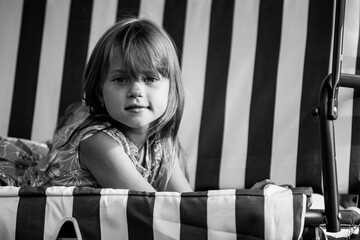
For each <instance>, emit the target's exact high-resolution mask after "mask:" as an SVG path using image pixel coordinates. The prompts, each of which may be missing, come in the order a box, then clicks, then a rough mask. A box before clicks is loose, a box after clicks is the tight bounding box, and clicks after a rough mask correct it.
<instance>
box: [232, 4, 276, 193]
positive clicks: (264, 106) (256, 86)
mask: <svg viewBox="0 0 360 240" xmlns="http://www.w3.org/2000/svg"><path fill="white" fill-rule="evenodd" d="M282 9H283V1H282V0H275V1H264V0H263V1H261V2H260V8H259V23H258V34H257V45H256V53H255V54H256V55H255V67H254V79H253V89H252V95H251V105H250V117H249V135H248V150H247V151H248V153H247V159H246V171H245V187H246V188H248V187H251V186H252V185H253V184H254V183H256V182H258V181H260V180H263V179H264V178H269V177H270V164H271V149H272V136H273V124H274V109H275V94H276V79H277V69H278V61H279V52H280V40H281V23H282V14H283V12H282ZM243 80H244V79H243ZM239 111H241V103H240V104H239Z"/></svg>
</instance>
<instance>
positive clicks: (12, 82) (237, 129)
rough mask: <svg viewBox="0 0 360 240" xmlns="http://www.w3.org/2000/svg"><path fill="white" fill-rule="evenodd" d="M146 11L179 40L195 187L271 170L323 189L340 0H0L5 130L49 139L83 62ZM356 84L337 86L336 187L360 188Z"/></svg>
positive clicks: (237, 181)
mask: <svg viewBox="0 0 360 240" xmlns="http://www.w3.org/2000/svg"><path fill="white" fill-rule="evenodd" d="M129 14H130V15H139V16H143V17H147V18H151V19H153V20H154V21H156V22H157V23H158V24H160V25H162V26H163V27H164V28H165V29H166V30H167V31H168V32H169V33H170V35H171V36H172V37H173V39H174V41H175V43H176V45H177V46H178V49H179V56H180V59H181V66H182V76H183V82H184V84H185V88H186V106H185V110H184V116H183V121H182V125H181V128H180V133H179V134H180V138H181V141H182V144H183V146H184V148H185V150H186V152H187V154H188V158H189V171H190V181H191V184H192V185H193V186H194V187H195V188H196V189H197V190H209V189H225V188H236V189H241V188H244V187H250V186H252V185H253V184H254V183H255V182H257V181H260V180H262V179H265V178H270V179H272V180H273V181H275V182H278V183H287V184H292V185H294V186H312V187H313V189H314V191H315V192H318V193H321V192H322V187H321V160H320V144H319V136H318V135H319V126H318V124H319V123H318V119H317V118H314V117H312V116H311V114H310V111H311V108H313V107H315V106H317V99H318V91H319V88H320V84H321V82H322V80H323V79H324V78H325V76H326V75H327V74H328V72H329V69H331V63H330V59H331V57H330V56H331V43H332V41H331V37H332V19H333V3H332V1H319V0H272V1H267V0H212V1H211V0H151V1H148V0H142V1H140V0H1V1H0V112H1V114H0V135H3V136H10V137H20V138H27V139H32V140H36V141H44V140H48V139H50V138H51V136H52V133H53V130H54V127H55V125H56V122H57V119H58V117H59V116H61V115H62V113H63V112H64V109H65V108H66V107H67V105H68V104H70V103H72V102H74V101H80V83H81V75H82V71H83V69H84V64H85V62H86V59H87V57H88V54H89V52H90V51H91V49H92V48H93V46H94V44H95V42H96V39H97V38H98V37H99V35H100V34H101V33H102V32H103V31H104V29H105V28H106V27H107V26H109V25H111V24H112V23H114V22H115V21H117V20H118V19H120V18H121V17H123V16H124V15H129ZM359 19H360V2H359V1H358V0H347V4H346V17H345V37H344V57H343V69H342V71H343V72H346V73H359V71H360V62H359V61H358V59H360V58H359V57H358V56H359V47H358V42H359V26H360V23H359ZM359 94H360V93H359V92H358V91H354V90H349V89H340V93H339V95H340V104H339V108H340V109H339V111H340V112H339V119H338V120H337V121H336V144H337V145H336V148H337V149H336V150H337V166H338V172H339V174H338V176H339V189H340V192H341V193H359V191H360V190H359V189H360V147H359V146H360V134H356V133H357V132H358V130H359V128H360V122H359V116H360V102H359Z"/></svg>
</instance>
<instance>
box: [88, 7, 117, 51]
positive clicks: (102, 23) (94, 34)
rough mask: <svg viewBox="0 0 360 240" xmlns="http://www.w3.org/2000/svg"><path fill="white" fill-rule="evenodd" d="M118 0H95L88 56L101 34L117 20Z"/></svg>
mask: <svg viewBox="0 0 360 240" xmlns="http://www.w3.org/2000/svg"><path fill="white" fill-rule="evenodd" d="M117 5H118V1H117V0H94V3H93V8H92V14H91V29H90V39H89V48H88V57H89V56H90V53H91V52H92V50H93V48H94V46H95V44H96V42H97V41H98V39H99V38H100V37H101V35H102V34H103V33H104V32H105V31H106V30H107V28H108V27H110V26H111V25H112V24H114V23H115V21H116V11H117Z"/></svg>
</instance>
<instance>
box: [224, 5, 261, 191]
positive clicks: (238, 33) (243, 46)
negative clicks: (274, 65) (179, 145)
mask: <svg viewBox="0 0 360 240" xmlns="http://www.w3.org/2000/svg"><path fill="white" fill-rule="evenodd" d="M259 4H260V1H259V0H245V1H236V2H235V9H234V21H233V22H234V24H233V37H232V46H231V57H230V66H229V78H228V86H227V91H226V106H225V128H224V140H223V149H222V156H221V166H220V169H221V171H220V188H244V187H245V169H246V156H247V145H248V142H247V141H248V131H249V114H250V104H251V103H250V102H251V90H252V83H253V81H252V79H253V75H254V64H255V52H256V38H257V26H258V15H259Z"/></svg>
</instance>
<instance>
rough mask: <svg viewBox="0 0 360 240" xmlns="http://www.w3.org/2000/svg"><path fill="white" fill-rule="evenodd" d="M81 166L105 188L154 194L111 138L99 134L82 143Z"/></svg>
mask: <svg viewBox="0 0 360 240" xmlns="http://www.w3.org/2000/svg"><path fill="white" fill-rule="evenodd" d="M79 158H80V162H81V166H82V167H85V168H87V169H88V170H89V171H90V172H91V173H92V174H93V176H94V177H95V179H96V180H97V181H98V183H99V184H100V186H101V187H103V188H120V189H132V190H137V191H148V192H154V191H155V189H154V188H153V187H152V186H151V185H150V184H149V183H148V182H147V181H146V180H145V179H144V178H143V176H142V175H141V174H140V173H139V172H138V171H137V170H136V168H135V167H134V164H133V163H132V161H131V160H130V158H129V157H128V156H127V154H126V153H125V151H124V149H123V148H122V147H121V146H120V145H119V144H118V143H117V142H116V141H115V140H114V139H112V138H111V137H110V136H108V135H107V134H105V133H102V132H99V133H97V134H94V135H93V136H91V137H89V138H87V139H85V140H83V141H81V143H80V149H79Z"/></svg>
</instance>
